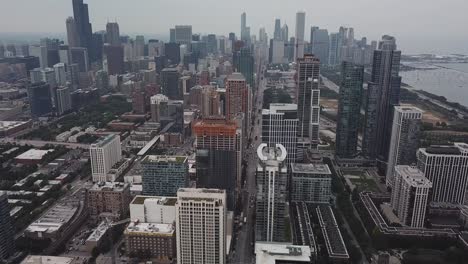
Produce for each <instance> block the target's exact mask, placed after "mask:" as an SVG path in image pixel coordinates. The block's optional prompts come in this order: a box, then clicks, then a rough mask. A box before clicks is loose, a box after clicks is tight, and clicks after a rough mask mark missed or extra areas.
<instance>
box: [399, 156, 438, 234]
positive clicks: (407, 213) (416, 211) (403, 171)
mask: <svg viewBox="0 0 468 264" xmlns="http://www.w3.org/2000/svg"><path fill="white" fill-rule="evenodd" d="M431 188H432V183H431V181H429V180H428V179H427V178H426V177H424V174H423V173H422V172H421V171H420V170H418V169H417V168H415V167H410V166H407V165H398V166H396V167H395V186H394V188H393V189H392V198H391V206H392V208H393V210H394V211H395V212H396V215H397V216H398V218H399V219H400V221H401V222H402V224H403V225H407V226H410V227H415V228H423V227H424V223H425V218H426V211H427V205H428V203H429V202H430V191H431Z"/></svg>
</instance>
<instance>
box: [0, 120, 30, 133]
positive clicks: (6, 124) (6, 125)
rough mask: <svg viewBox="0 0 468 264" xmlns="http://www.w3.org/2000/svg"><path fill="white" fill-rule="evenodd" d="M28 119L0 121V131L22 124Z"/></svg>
mask: <svg viewBox="0 0 468 264" xmlns="http://www.w3.org/2000/svg"><path fill="white" fill-rule="evenodd" d="M28 122H29V121H0V131H2V130H9V129H12V128H15V127H18V126H21V125H24V124H27V123H28Z"/></svg>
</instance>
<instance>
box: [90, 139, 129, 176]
mask: <svg viewBox="0 0 468 264" xmlns="http://www.w3.org/2000/svg"><path fill="white" fill-rule="evenodd" d="M89 155H90V159H91V171H92V176H93V182H106V181H108V180H109V179H108V178H107V173H108V172H109V171H110V169H111V168H112V166H114V165H115V164H116V163H117V162H118V161H120V160H121V159H122V146H121V145H120V137H119V135H116V134H111V135H108V136H106V137H104V138H102V139H101V140H99V141H98V142H96V143H94V144H91V146H90V147H89Z"/></svg>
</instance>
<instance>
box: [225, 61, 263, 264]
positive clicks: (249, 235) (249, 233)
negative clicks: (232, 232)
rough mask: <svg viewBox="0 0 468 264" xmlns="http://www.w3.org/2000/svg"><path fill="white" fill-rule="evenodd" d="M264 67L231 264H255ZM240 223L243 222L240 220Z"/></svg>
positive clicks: (254, 103)
mask: <svg viewBox="0 0 468 264" xmlns="http://www.w3.org/2000/svg"><path fill="white" fill-rule="evenodd" d="M264 69H265V67H264V66H263V65H262V64H261V66H260V67H259V71H258V72H257V76H258V77H259V80H258V89H257V92H256V93H255V97H254V99H253V100H254V101H253V107H252V113H253V116H254V117H252V119H253V123H254V125H253V126H252V130H251V133H250V138H251V139H252V143H251V144H252V146H247V148H246V149H247V150H246V153H245V155H244V157H245V159H246V160H247V170H246V173H247V176H246V177H247V178H246V184H245V186H243V189H242V202H243V210H242V211H243V213H244V214H243V215H244V216H246V218H247V222H246V223H245V224H243V226H242V227H241V230H240V231H239V234H238V236H237V240H236V241H233V243H234V245H235V247H234V251H233V253H232V254H231V258H230V261H229V263H231V264H241V263H242V264H249V263H255V258H254V254H253V253H254V247H255V237H254V235H255V219H254V216H255V195H256V187H255V170H256V166H257V154H256V151H257V146H258V145H259V144H260V142H261V132H262V127H261V118H262V116H261V114H259V113H258V109H262V104H263V92H264V90H265V87H266V80H265V78H264V76H263V71H264ZM240 221H243V219H241V220H240Z"/></svg>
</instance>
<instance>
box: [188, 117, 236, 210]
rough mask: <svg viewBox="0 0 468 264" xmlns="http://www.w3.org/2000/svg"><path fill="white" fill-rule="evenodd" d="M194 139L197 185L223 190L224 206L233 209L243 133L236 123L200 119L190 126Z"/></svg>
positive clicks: (223, 120) (214, 119)
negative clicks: (225, 201)
mask: <svg viewBox="0 0 468 264" xmlns="http://www.w3.org/2000/svg"><path fill="white" fill-rule="evenodd" d="M192 134H194V135H195V138H196V149H197V150H196V163H197V178H198V182H197V184H198V186H199V187H202V188H219V189H225V190H226V194H227V206H228V209H229V210H234V208H235V201H236V196H237V195H236V191H237V190H239V189H240V177H241V160H242V145H241V144H242V140H241V139H242V131H241V129H240V128H238V126H237V124H236V122H235V121H230V120H225V119H224V118H223V119H221V118H219V119H216V118H210V119H203V120H200V121H197V122H195V124H193V126H192Z"/></svg>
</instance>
